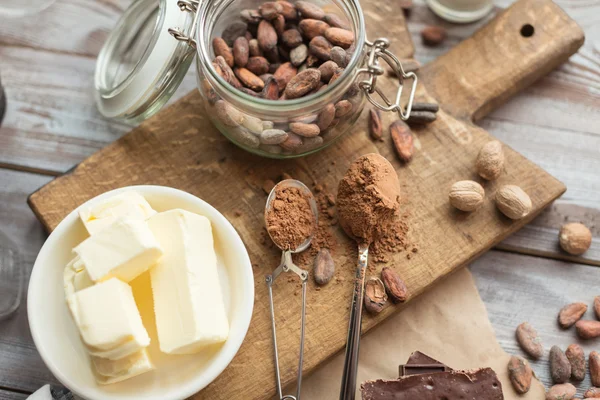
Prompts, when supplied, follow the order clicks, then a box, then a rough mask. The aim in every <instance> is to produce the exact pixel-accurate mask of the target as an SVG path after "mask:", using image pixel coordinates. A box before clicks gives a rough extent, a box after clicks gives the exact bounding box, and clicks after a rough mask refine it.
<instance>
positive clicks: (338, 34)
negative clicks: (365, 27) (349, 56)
mask: <svg viewBox="0 0 600 400" xmlns="http://www.w3.org/2000/svg"><path fill="white" fill-rule="evenodd" d="M325 38H326V39H327V40H329V41H330V42H331V43H333V44H334V45H336V46H340V47H342V48H344V49H347V48H348V47H350V45H351V44H352V43H354V33H352V31H348V30H346V29H342V28H329V29H327V30H326V31H325Z"/></svg>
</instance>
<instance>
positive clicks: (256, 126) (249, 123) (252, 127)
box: [242, 89, 263, 136]
mask: <svg viewBox="0 0 600 400" xmlns="http://www.w3.org/2000/svg"><path fill="white" fill-rule="evenodd" d="M248 90H249V91H251V90H250V89H248ZM254 95H255V96H256V93H254ZM242 126H243V127H244V128H246V129H248V130H249V131H250V133H253V134H254V135H256V136H258V135H260V133H261V132H262V131H263V125H262V120H261V119H260V118H256V117H253V116H251V115H248V114H245V115H244V121H242Z"/></svg>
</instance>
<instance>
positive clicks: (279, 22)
mask: <svg viewBox="0 0 600 400" xmlns="http://www.w3.org/2000/svg"><path fill="white" fill-rule="evenodd" d="M271 23H272V24H273V28H275V32H277V34H278V35H279V36H281V35H283V32H284V31H285V18H283V15H278V16H277V18H275V19H274V20H273V21H271Z"/></svg>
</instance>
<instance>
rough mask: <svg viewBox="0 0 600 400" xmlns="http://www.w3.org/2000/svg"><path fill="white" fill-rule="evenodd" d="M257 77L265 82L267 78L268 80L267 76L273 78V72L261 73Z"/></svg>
mask: <svg viewBox="0 0 600 400" xmlns="http://www.w3.org/2000/svg"><path fill="white" fill-rule="evenodd" d="M259 78H260V79H261V80H262V81H263V82H265V83H267V80H268V79H269V78H273V74H269V73H266V74H262V75H260V76H259Z"/></svg>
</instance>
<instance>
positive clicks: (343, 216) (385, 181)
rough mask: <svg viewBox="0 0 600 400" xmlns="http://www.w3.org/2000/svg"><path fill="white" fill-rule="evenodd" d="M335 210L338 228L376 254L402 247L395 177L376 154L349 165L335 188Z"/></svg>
mask: <svg viewBox="0 0 600 400" xmlns="http://www.w3.org/2000/svg"><path fill="white" fill-rule="evenodd" d="M337 209H338V216H339V222H340V225H341V226H342V228H343V229H344V231H345V232H346V234H348V236H350V237H351V238H353V239H354V240H356V242H358V243H366V244H369V245H372V246H373V250H376V251H378V250H383V249H389V250H394V249H395V247H397V246H401V245H402V244H401V242H402V241H403V239H404V235H405V234H406V231H407V230H408V227H407V226H406V224H404V225H403V224H402V223H399V222H401V221H399V212H400V184H399V182H398V175H397V174H396V171H395V170H394V167H393V166H392V165H391V164H390V163H389V161H388V160H386V159H385V158H384V157H382V156H380V155H379V154H375V153H371V154H366V155H364V156H361V157H359V158H358V159H356V160H355V161H354V162H353V163H352V165H351V166H350V168H349V169H348V171H347V172H346V175H345V176H344V178H342V180H341V181H340V183H339V186H338V195H337Z"/></svg>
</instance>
